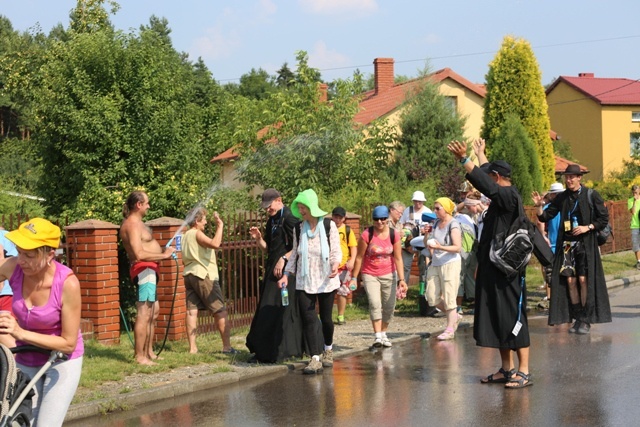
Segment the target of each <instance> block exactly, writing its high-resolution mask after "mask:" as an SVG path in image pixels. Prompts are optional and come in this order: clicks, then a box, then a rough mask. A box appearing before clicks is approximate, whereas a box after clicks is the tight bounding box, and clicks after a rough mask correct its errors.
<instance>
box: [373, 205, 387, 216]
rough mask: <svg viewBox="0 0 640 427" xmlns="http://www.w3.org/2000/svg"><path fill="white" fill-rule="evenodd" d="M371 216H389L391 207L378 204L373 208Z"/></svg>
mask: <svg viewBox="0 0 640 427" xmlns="http://www.w3.org/2000/svg"><path fill="white" fill-rule="evenodd" d="M371 218H373V219H379V218H389V208H387V207H386V206H376V207H375V208H373V212H372V213H371Z"/></svg>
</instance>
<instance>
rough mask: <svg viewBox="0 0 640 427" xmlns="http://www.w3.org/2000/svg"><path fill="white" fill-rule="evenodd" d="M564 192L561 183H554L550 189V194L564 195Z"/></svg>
mask: <svg viewBox="0 0 640 427" xmlns="http://www.w3.org/2000/svg"><path fill="white" fill-rule="evenodd" d="M563 191H564V186H563V185H562V184H560V183H559V182H554V183H553V184H551V187H549V193H562V192H563Z"/></svg>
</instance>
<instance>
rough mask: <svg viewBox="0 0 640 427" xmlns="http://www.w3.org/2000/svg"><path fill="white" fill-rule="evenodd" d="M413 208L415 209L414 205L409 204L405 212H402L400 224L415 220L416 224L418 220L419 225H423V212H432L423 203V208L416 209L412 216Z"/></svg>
mask: <svg viewBox="0 0 640 427" xmlns="http://www.w3.org/2000/svg"><path fill="white" fill-rule="evenodd" d="M411 210H413V206H409V207H408V208H406V209H405V210H404V212H402V216H401V217H400V224H402V225H404V224H406V223H407V222H413V223H414V224H415V222H416V221H418V225H420V226H422V225H423V224H424V222H423V221H422V214H423V213H432V211H431V209H429V208H428V207H426V206H424V205H423V206H422V209H420V210H419V211H415V210H414V212H413V218H411V213H410V211H411Z"/></svg>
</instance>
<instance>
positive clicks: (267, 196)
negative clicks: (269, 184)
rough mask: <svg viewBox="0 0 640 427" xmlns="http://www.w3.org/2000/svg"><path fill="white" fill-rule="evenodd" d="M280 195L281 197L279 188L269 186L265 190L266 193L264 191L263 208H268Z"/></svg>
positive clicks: (261, 204)
mask: <svg viewBox="0 0 640 427" xmlns="http://www.w3.org/2000/svg"><path fill="white" fill-rule="evenodd" d="M278 197H281V196H280V193H279V192H278V190H276V189H275V188H267V189H266V190H264V193H262V203H260V206H261V207H262V209H267V208H268V207H269V206H271V203H273V201H274V200H275V199H277V198H278Z"/></svg>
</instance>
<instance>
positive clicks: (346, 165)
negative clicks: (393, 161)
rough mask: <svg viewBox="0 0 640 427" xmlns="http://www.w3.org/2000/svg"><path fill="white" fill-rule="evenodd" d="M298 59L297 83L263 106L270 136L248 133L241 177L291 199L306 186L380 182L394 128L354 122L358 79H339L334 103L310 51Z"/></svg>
mask: <svg viewBox="0 0 640 427" xmlns="http://www.w3.org/2000/svg"><path fill="white" fill-rule="evenodd" d="M297 61H298V67H297V73H298V76H297V79H296V81H295V83H294V85H293V86H292V87H291V88H290V89H289V90H286V91H278V92H274V93H273V94H272V95H271V96H270V97H269V99H268V100H266V101H265V104H264V105H261V107H262V112H263V114H262V117H261V120H262V122H261V123H262V124H263V126H264V130H266V132H263V133H264V136H262V134H261V136H262V137H261V138H251V137H250V136H249V135H245V136H246V137H247V139H246V140H245V141H244V142H243V143H242V145H241V148H240V149H241V150H242V155H243V162H242V165H241V166H240V167H239V173H240V176H241V179H242V180H243V181H244V182H245V183H247V184H249V185H260V186H262V187H263V188H266V187H276V188H278V189H279V190H281V191H282V192H283V193H284V194H283V195H284V196H285V198H286V199H288V200H291V199H292V198H293V197H294V196H295V195H296V194H297V192H299V191H301V190H304V189H305V188H313V189H315V190H316V191H317V192H318V193H319V194H326V195H328V194H333V193H335V192H337V191H340V190H341V189H342V188H344V187H345V186H346V185H349V184H350V183H357V184H359V185H361V186H362V188H372V187H374V186H375V185H376V181H377V179H378V178H379V176H380V173H381V171H383V170H384V168H385V166H386V164H387V159H388V157H389V150H390V147H391V145H390V144H391V143H392V131H391V130H390V128H389V127H387V126H385V125H384V124H378V125H376V126H372V127H370V128H368V129H367V131H368V132H367V137H364V136H363V133H362V131H361V130H360V129H354V126H353V117H354V115H355V113H356V112H357V109H358V101H357V98H354V97H353V96H352V92H353V87H352V83H351V82H350V81H348V80H339V81H337V82H336V91H335V96H334V99H333V100H332V102H330V103H329V102H321V101H320V91H319V82H318V81H317V76H318V72H317V70H314V69H312V68H310V67H309V66H308V62H307V54H306V52H298V53H297Z"/></svg>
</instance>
